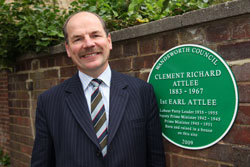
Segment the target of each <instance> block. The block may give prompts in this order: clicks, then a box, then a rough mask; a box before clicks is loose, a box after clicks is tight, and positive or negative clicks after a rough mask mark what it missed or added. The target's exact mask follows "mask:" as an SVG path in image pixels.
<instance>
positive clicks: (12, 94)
mask: <svg viewBox="0 0 250 167" xmlns="http://www.w3.org/2000/svg"><path fill="white" fill-rule="evenodd" d="M8 97H9V99H14V98H16V93H15V92H10V91H9V93H8Z"/></svg>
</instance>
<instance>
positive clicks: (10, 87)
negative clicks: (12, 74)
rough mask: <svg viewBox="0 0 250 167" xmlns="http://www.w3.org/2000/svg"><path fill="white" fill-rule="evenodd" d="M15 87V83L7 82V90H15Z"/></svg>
mask: <svg viewBox="0 0 250 167" xmlns="http://www.w3.org/2000/svg"><path fill="white" fill-rule="evenodd" d="M15 89H16V84H15V83H13V84H10V83H9V84H8V90H10V91H12V90H15Z"/></svg>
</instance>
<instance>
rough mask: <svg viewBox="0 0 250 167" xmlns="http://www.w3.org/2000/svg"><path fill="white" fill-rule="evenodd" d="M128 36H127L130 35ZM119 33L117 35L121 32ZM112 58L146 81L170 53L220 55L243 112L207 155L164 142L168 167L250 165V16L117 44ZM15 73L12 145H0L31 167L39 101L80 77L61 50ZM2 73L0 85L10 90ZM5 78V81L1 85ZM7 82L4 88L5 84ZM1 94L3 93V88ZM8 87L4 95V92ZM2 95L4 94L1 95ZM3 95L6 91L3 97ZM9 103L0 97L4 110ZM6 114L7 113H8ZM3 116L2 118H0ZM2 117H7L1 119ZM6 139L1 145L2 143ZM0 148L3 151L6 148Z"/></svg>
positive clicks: (24, 62) (19, 164)
mask: <svg viewBox="0 0 250 167" xmlns="http://www.w3.org/2000/svg"><path fill="white" fill-rule="evenodd" d="M127 32H129V31H127ZM117 33H119V32H117ZM114 41H115V42H114V43H113V50H112V52H111V55H110V65H111V67H112V68H113V69H114V70H116V71H120V72H122V73H126V74H129V75H132V76H135V77H139V78H141V79H143V80H146V79H147V76H148V74H149V72H150V69H151V68H152V66H153V64H154V62H155V61H156V60H157V59H158V58H159V56H160V55H162V54H163V53H164V52H166V51H167V50H168V49H170V48H171V47H174V46H177V45H180V44H186V43H193V44H201V45H204V46H206V47H208V48H210V49H213V50H215V51H216V52H218V53H219V54H220V55H221V56H222V57H223V58H224V59H225V60H226V61H227V62H228V64H229V65H230V67H231V69H232V71H233V73H234V75H235V77H236V80H237V84H238V89H239V110H238V115H237V118H236V121H235V123H234V125H233V127H232V129H231V130H230V131H229V133H228V134H227V135H226V136H225V137H224V138H223V139H222V140H221V141H220V142H218V143H217V144H215V145H214V146H212V147H209V148H207V149H203V150H197V151H193V150H186V149H182V148H179V147H177V146H175V145H173V144H171V143H169V142H168V141H167V140H166V139H164V148H165V153H166V159H167V162H166V166H167V167H180V166H187V167H204V166H206V167H207V166H209V167H249V164H250V135H249V134H250V14H249V13H248V14H243V15H237V16H234V17H228V18H225V19H217V20H212V21H209V22H202V23H199V24H194V25H189V26H186V27H177V28H173V29H169V30H166V31H162V32H158V33H154V34H150V35H145V36H141V37H135V38H130V39H126V40H114ZM15 69H16V70H15V72H13V73H9V75H8V94H7V93H4V97H6V98H7V96H9V97H8V98H9V109H8V107H7V106H6V107H4V109H3V110H2V107H1V108H0V111H1V113H0V114H1V119H0V128H1V127H2V126H4V127H8V124H6V122H8V111H9V127H10V130H9V133H6V132H7V131H6V130H5V128H4V130H1V129H0V133H2V132H4V134H5V135H6V136H7V137H6V138H7V139H8V135H9V136H10V140H7V143H3V144H2V143H1V144H2V145H5V146H7V145H8V144H10V145H9V147H6V150H10V155H11V163H12V166H14V167H27V166H29V162H30V157H31V151H32V145H33V140H34V116H35V109H36V100H37V97H38V95H39V94H40V93H41V92H43V91H45V90H46V89H48V88H50V87H52V86H54V85H56V84H58V83H60V82H62V81H64V80H65V79H67V78H69V77H71V76H72V75H73V74H75V72H76V68H75V66H74V65H73V64H72V61H71V60H70V59H69V58H67V56H66V52H65V51H64V50H63V49H62V47H61V46H59V47H57V49H54V50H52V51H51V54H50V55H33V56H30V57H29V56H26V57H23V59H20V60H18V63H17V65H16V67H15ZM6 77H7V75H6V73H4V72H1V75H0V83H1V85H2V83H3V85H5V86H6V84H7V79H6ZM2 78H3V79H2ZM2 80H4V82H2ZM0 89H1V88H0ZM6 89H7V88H6V87H5V88H4V89H3V90H4V91H6ZM1 90H2V89H1ZM1 92H2V91H1ZM6 98H2V96H1V97H0V105H2V104H4V105H8V103H6V102H5V103H2V102H4V101H6ZM6 108H7V109H6ZM2 111H4V112H2ZM2 113H4V115H6V116H4V117H2ZM2 138H3V137H2V135H1V137H0V139H1V140H0V141H3V140H2ZM2 145H1V146H2Z"/></svg>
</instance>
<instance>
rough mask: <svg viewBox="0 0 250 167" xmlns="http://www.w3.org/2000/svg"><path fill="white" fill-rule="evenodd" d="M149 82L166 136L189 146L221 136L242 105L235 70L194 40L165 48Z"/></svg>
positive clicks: (204, 144)
mask: <svg viewBox="0 0 250 167" xmlns="http://www.w3.org/2000/svg"><path fill="white" fill-rule="evenodd" d="M148 82H149V83H150V84H152V85H153V87H154V90H155V94H156V98H157V103H158V106H159V110H160V120H161V125H162V132H163V136H164V137H165V138H166V139H167V140H168V141H170V142H172V143H173V144H175V145H177V146H180V147H182V148H186V149H203V148H207V147H209V146H212V145H213V144H215V143H217V142H218V141H219V140H221V139H222V138H223V137H224V136H225V135H226V134H227V132H228V131H229V129H230V128H231V126H232V124H233V122H234V120H235V117H236V114H237V110H238V90H237V85H236V82H235V79H234V76H233V73H232V71H231V70H230V68H229V66H228V65H227V64H226V62H225V61H224V60H223V59H222V58H221V57H220V56H219V55H218V54H217V53H215V52H214V51H212V50H210V49H208V48H206V47H203V46H200V45H193V44H186V45H180V46H177V47H175V48H172V49H170V50H168V51H167V52H165V53H164V54H163V55H162V56H161V57H160V58H159V59H158V60H157V62H156V63H155V64H154V66H153V68H152V70H151V72H150V75H149V77H148Z"/></svg>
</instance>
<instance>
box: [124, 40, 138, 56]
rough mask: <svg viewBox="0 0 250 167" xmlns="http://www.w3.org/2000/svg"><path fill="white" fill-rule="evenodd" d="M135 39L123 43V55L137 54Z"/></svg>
mask: <svg viewBox="0 0 250 167" xmlns="http://www.w3.org/2000/svg"><path fill="white" fill-rule="evenodd" d="M137 46H138V45H137V40H133V39H132V40H128V41H125V42H124V43H123V55H124V57H130V56H137V55H138V47H137Z"/></svg>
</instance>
